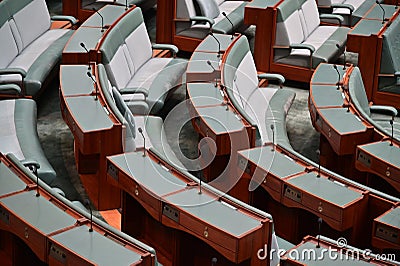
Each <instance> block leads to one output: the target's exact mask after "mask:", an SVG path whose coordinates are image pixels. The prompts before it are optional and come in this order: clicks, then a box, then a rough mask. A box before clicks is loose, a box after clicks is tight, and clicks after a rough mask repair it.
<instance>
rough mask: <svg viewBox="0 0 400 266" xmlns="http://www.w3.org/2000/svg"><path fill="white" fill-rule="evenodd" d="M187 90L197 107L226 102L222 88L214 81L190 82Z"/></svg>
mask: <svg viewBox="0 0 400 266" xmlns="http://www.w3.org/2000/svg"><path fill="white" fill-rule="evenodd" d="M186 91H187V94H188V97H189V99H190V101H191V103H192V105H193V106H194V107H195V108H197V107H205V106H211V105H221V104H223V103H224V97H223V96H222V94H221V90H220V89H219V87H215V84H213V83H188V84H187V87H186Z"/></svg>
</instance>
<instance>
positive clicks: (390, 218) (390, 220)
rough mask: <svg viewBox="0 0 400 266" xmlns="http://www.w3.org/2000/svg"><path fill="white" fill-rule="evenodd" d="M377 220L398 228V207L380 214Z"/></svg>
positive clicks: (399, 210) (399, 219)
mask: <svg viewBox="0 0 400 266" xmlns="http://www.w3.org/2000/svg"><path fill="white" fill-rule="evenodd" d="M377 220H378V221H379V222H381V223H385V224H388V225H391V226H393V227H396V228H400V207H397V208H394V209H392V210H391V211H390V212H387V213H386V214H384V215H382V216H381V217H379V218H378V219H377Z"/></svg>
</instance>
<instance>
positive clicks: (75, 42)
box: [63, 27, 104, 54]
mask: <svg viewBox="0 0 400 266" xmlns="http://www.w3.org/2000/svg"><path fill="white" fill-rule="evenodd" d="M103 35H104V32H101V30H100V29H99V28H86V27H79V28H78V29H77V30H76V31H75V32H74V33H73V35H72V36H71V38H70V39H69V41H68V42H67V44H66V45H65V47H64V50H63V53H82V54H85V53H87V52H86V50H85V49H84V48H83V47H82V46H81V43H83V44H85V47H86V49H88V50H93V49H95V48H96V46H97V44H98V42H99V40H101V38H102V37H103Z"/></svg>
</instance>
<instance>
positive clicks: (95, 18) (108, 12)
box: [81, 5, 125, 28]
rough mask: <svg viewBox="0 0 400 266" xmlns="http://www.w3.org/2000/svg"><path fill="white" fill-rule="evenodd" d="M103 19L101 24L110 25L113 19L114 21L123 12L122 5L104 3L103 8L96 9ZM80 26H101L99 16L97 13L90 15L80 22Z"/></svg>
mask: <svg viewBox="0 0 400 266" xmlns="http://www.w3.org/2000/svg"><path fill="white" fill-rule="evenodd" d="M98 12H99V13H100V14H101V15H102V16H103V20H104V22H103V23H104V24H103V25H108V26H110V25H112V24H113V23H114V21H116V20H117V19H118V18H119V17H120V16H121V15H122V14H124V13H125V7H124V6H118V5H105V6H104V7H103V8H101V9H99V11H98ZM81 27H98V28H101V17H100V15H99V14H93V15H91V16H90V17H89V18H88V19H87V20H86V21H85V22H84V23H82V25H81Z"/></svg>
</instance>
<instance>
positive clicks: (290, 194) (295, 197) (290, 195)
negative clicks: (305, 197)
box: [285, 186, 301, 202]
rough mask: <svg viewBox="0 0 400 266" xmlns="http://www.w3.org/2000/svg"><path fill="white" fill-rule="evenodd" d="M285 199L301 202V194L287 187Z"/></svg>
mask: <svg viewBox="0 0 400 266" xmlns="http://www.w3.org/2000/svg"><path fill="white" fill-rule="evenodd" d="M285 197H287V198H289V199H291V200H294V201H297V202H301V192H300V191H297V190H296V189H294V188H291V187H289V186H285Z"/></svg>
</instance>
